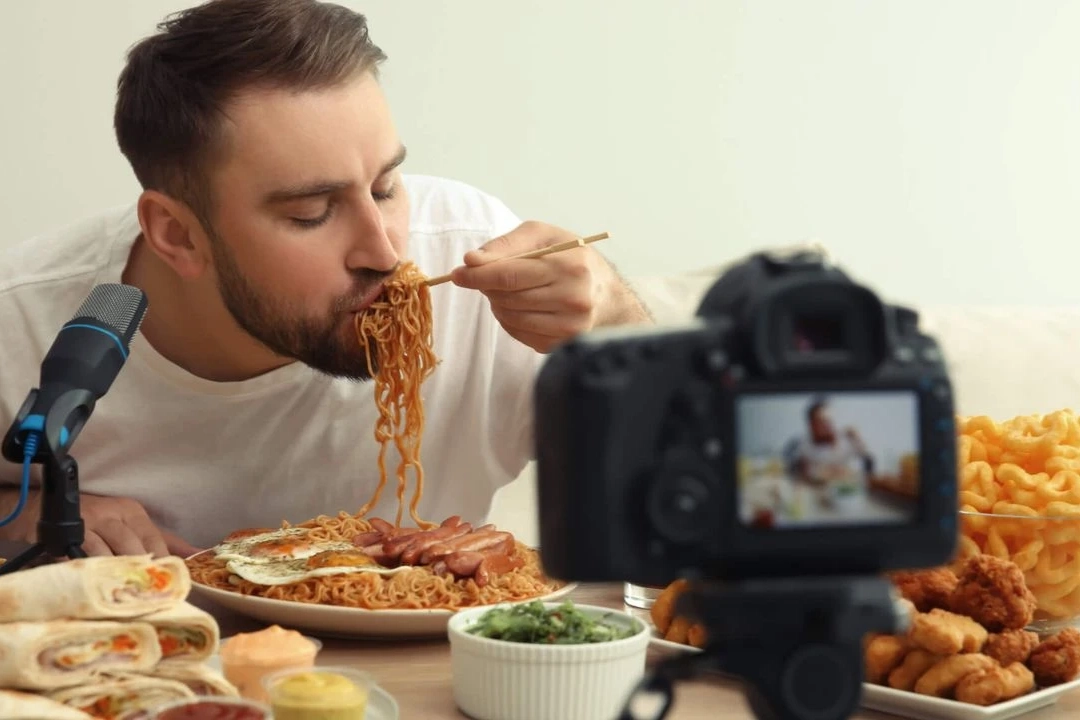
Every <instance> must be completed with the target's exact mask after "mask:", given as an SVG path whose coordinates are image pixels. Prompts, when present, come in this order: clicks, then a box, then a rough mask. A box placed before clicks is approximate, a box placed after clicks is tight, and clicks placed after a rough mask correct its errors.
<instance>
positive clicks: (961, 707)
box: [635, 611, 1080, 720]
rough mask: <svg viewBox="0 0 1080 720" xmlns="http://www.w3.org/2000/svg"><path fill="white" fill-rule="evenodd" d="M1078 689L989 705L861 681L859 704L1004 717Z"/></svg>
mask: <svg viewBox="0 0 1080 720" xmlns="http://www.w3.org/2000/svg"><path fill="white" fill-rule="evenodd" d="M635 615H636V616H637V617H639V618H641V619H642V620H644V621H645V622H646V623H648V625H649V627H650V628H651V630H652V639H651V640H650V641H649V643H650V644H651V645H654V646H656V647H659V648H663V649H664V650H668V651H671V652H685V653H698V652H701V650H699V649H698V648H696V647H692V646H690V645H683V644H682V643H676V642H671V641H670V640H665V639H664V638H663V637H661V636H660V634H659V632H658V631H657V629H656V626H655V625H653V624H652V622H651V620H650V619H649V618H648V612H647V611H646V612H645V615H644V616H642V614H640V613H635ZM1077 689H1080V678H1077V679H1076V680H1073V681H1071V682H1067V683H1064V684H1062V685H1055V686H1054V687H1049V688H1045V689H1043V690H1038V691H1036V692H1033V693H1028V694H1027V695H1023V696H1021V697H1018V698H1015V699H1013V700H1009V701H1007V702H1003V703H997V704H996V705H990V706H989V707H983V706H981V705H972V704H970V703H962V702H959V701H957V700H946V699H944V698H936V697H930V696H929V695H919V694H918V693H914V692H908V691H906V690H896V689H893V688H891V687H887V686H885V685H874V684H871V683H863V692H862V701H861V702H860V705H861V706H862V707H864V708H866V709H867V710H877V711H879V712H885V713H889V714H891V715H898V716H900V717H907V718H913V720H1007V719H1008V718H1014V717H1017V716H1019V715H1024V714H1026V713H1029V712H1032V711H1033V710H1038V709H1040V708H1044V707H1047V706H1050V705H1053V704H1054V703H1056V702H1057V701H1058V699H1059V698H1060V697H1061V696H1062V695H1064V694H1066V693H1068V692H1071V691H1072V690H1077Z"/></svg>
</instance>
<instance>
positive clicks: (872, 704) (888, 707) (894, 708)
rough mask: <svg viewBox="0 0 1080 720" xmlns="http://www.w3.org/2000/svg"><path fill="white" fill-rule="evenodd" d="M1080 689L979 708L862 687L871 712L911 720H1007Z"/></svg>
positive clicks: (1070, 686)
mask: <svg viewBox="0 0 1080 720" xmlns="http://www.w3.org/2000/svg"><path fill="white" fill-rule="evenodd" d="M1077 688H1080V678H1078V679H1076V680H1073V681H1072V682H1067V683H1064V684H1063V685H1055V686H1054V687H1049V688H1046V689H1044V690H1038V691H1036V692H1033V693H1028V694H1027V695H1023V696H1021V697H1018V698H1016V699H1014V700H1009V701H1007V702H1003V703H998V704H997V705H990V706H989V707H982V706H980V705H971V704H969V703H962V702H957V701H956V700H944V699H942V698H935V697H930V696H929V695H919V694H918V693H913V692H906V691H904V690H894V689H893V688H891V687H885V686H884V685H871V684H869V683H863V696H862V706H863V707H864V708H868V709H870V710H879V711H881V712H887V713H892V714H893V715H901V716H903V717H909V718H914V720H1006V718H1013V717H1017V716H1018V715H1023V714H1025V713H1029V712H1031V711H1032V710H1038V709H1039V708H1044V707H1047V706H1049V705H1053V704H1054V703H1056V702H1057V701H1058V698H1060V697H1061V696H1062V695H1064V694H1065V693H1067V692H1070V691H1072V690H1076V689H1077Z"/></svg>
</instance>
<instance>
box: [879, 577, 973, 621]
mask: <svg viewBox="0 0 1080 720" xmlns="http://www.w3.org/2000/svg"><path fill="white" fill-rule="evenodd" d="M888 577H889V579H890V580H891V581H892V584H893V585H895V586H896V589H897V590H899V591H900V594H901V595H903V596H904V598H905V599H907V600H909V601H910V602H911V603H912V604H913V605H915V608H916V609H917V610H918V611H919V612H930V611H931V610H933V609H934V608H941V609H942V610H948V609H949V601H950V599H951V598H952V594H953V591H954V590H956V584H957V582H959V580H958V578H957V577H956V573H954V572H953V571H952V570H951V569H950V568H947V567H938V568H929V569H926V570H900V571H897V572H893V573H889V575H888Z"/></svg>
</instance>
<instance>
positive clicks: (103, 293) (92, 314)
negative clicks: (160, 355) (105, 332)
mask: <svg viewBox="0 0 1080 720" xmlns="http://www.w3.org/2000/svg"><path fill="white" fill-rule="evenodd" d="M146 306H147V302H146V294H145V293H144V292H143V291H142V290H140V289H139V288H137V287H133V286H131V285H122V284H120V283H104V284H102V285H97V286H95V287H94V289H93V290H91V291H90V294H89V295H88V296H87V297H86V300H84V301H83V304H82V305H80V306H79V309H78V310H77V311H75V317H74V318H72V320H79V319H86V318H90V319H93V320H96V321H98V322H99V323H103V324H105V325H108V326H109V327H110V328H112V329H113V330H115V331H116V333H117V334H118V335H120V337H121V338H123V340H124V343H125V344H127V343H130V342H131V340H132V338H134V337H135V334H136V333H137V332H139V325H140V324H141V323H142V320H143V316H144V315H146Z"/></svg>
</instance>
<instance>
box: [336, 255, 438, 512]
mask: <svg viewBox="0 0 1080 720" xmlns="http://www.w3.org/2000/svg"><path fill="white" fill-rule="evenodd" d="M424 280H426V277H425V276H424V274H423V273H422V272H420V270H419V268H417V267H416V265H415V264H414V263H411V262H405V263H402V264H401V265H400V267H399V268H398V270H397V272H395V273H394V275H393V276H392V277H391V278H390V280H389V281H388V282H387V283H386V287H385V291H384V293H383V294H382V296H380V298H379V299H378V300H377V301H376V302H374V303H372V305H371V306H370V307H369V308H368V309H367V311H366V312H363V313H357V315H356V334H357V338H358V339H359V341H360V344H361V345H362V346H363V347H364V350H365V356H366V360H367V367H368V371H369V372H370V373H371V375H372V377H373V379H374V381H375V405H376V406H377V407H378V410H379V418H378V420H376V421H375V439H376V440H377V441H378V442H379V444H380V446H381V447H380V449H379V460H378V466H379V485H378V487H377V488H376V489H375V494H374V495H373V496H372V498H371V500H369V501H368V502H367V504H366V505H364V507H362V508H361V509H360V511H359V512H358V513H357V517H364V516H365V515H367V514H368V513H369V512H370V511H371V509H372V508H374V507H375V505H376V504H377V503H378V502H379V497H380V496H381V495H382V491H383V488H384V487H385V486H386V480H387V472H386V451H387V449H388V448H389V447H390V443H391V441H392V442H393V443H394V445H395V447H397V450H398V453H399V454H400V455H401V461H400V462H399V463H398V467H397V473H396V474H397V498H398V511H397V521H396V522H395V525H397V526H398V527H400V526H401V520H402V515H403V512H404V508H405V491H406V488H407V486H408V472H409V468H412V469H413V472H414V473H415V476H416V489H415V491H414V492H413V497H412V501H411V502H410V503H409V515H410V516H411V517H412V520H413V522H415V523H416V524H417V526H418V527H422V528H430V527H434V526H435V525H437V523H432V522H427V521H424V520H423V519H422V518H420V516H419V513H418V510H417V508H418V507H419V504H420V498H421V496H422V495H423V494H424V468H423V465H422V464H421V462H420V444H421V441H422V439H423V435H424V401H423V399H422V398H421V397H420V387H421V385H422V384H423V382H424V380H426V379H427V377H428V376H429V375H430V374H431V373H432V371H433V370H434V369H435V365H436V363H437V362H438V358H436V357H435V352H434V350H432V342H433V336H432V318H431V290H430V289H429V288H428V286H427V285H425V284H424ZM372 352H374V353H375V357H374V358H373V357H372Z"/></svg>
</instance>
